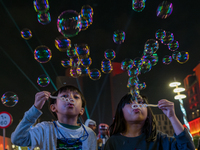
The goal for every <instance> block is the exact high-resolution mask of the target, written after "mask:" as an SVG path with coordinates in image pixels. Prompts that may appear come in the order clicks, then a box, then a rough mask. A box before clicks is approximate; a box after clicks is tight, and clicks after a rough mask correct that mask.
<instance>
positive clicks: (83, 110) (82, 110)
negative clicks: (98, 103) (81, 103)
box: [79, 108, 85, 116]
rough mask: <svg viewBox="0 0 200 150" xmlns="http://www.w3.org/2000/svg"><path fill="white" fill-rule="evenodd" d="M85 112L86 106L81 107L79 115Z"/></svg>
mask: <svg viewBox="0 0 200 150" xmlns="http://www.w3.org/2000/svg"><path fill="white" fill-rule="evenodd" d="M84 112H85V109H84V108H81V111H80V113H79V115H81V116H82V115H83V114H84Z"/></svg>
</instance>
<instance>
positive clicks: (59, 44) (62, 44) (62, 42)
mask: <svg viewBox="0 0 200 150" xmlns="http://www.w3.org/2000/svg"><path fill="white" fill-rule="evenodd" d="M55 46H56V48H57V49H58V50H59V51H61V52H66V51H67V50H69V49H70V48H71V40H70V39H68V38H66V37H63V36H60V37H57V38H56V39H55Z"/></svg>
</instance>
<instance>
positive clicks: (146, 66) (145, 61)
mask: <svg viewBox="0 0 200 150" xmlns="http://www.w3.org/2000/svg"><path fill="white" fill-rule="evenodd" d="M142 62H143V64H142V66H141V73H147V72H149V71H150V70H151V68H152V65H151V62H150V60H148V59H144V58H143V60H142Z"/></svg>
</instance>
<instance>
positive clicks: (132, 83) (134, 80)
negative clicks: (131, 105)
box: [127, 76, 139, 89]
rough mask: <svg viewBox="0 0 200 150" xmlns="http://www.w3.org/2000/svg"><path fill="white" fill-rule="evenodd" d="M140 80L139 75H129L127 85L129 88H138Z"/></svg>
mask: <svg viewBox="0 0 200 150" xmlns="http://www.w3.org/2000/svg"><path fill="white" fill-rule="evenodd" d="M138 82H139V79H138V76H133V77H129V78H128V84H127V87H128V88H130V87H134V88H136V89H137V88H138Z"/></svg>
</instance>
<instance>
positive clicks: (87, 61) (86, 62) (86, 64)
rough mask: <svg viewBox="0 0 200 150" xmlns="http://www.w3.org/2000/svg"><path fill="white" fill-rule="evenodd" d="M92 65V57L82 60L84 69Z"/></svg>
mask: <svg viewBox="0 0 200 150" xmlns="http://www.w3.org/2000/svg"><path fill="white" fill-rule="evenodd" d="M91 64H92V59H91V57H88V58H82V59H81V65H82V66H84V67H89V66H90V65H91Z"/></svg>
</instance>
